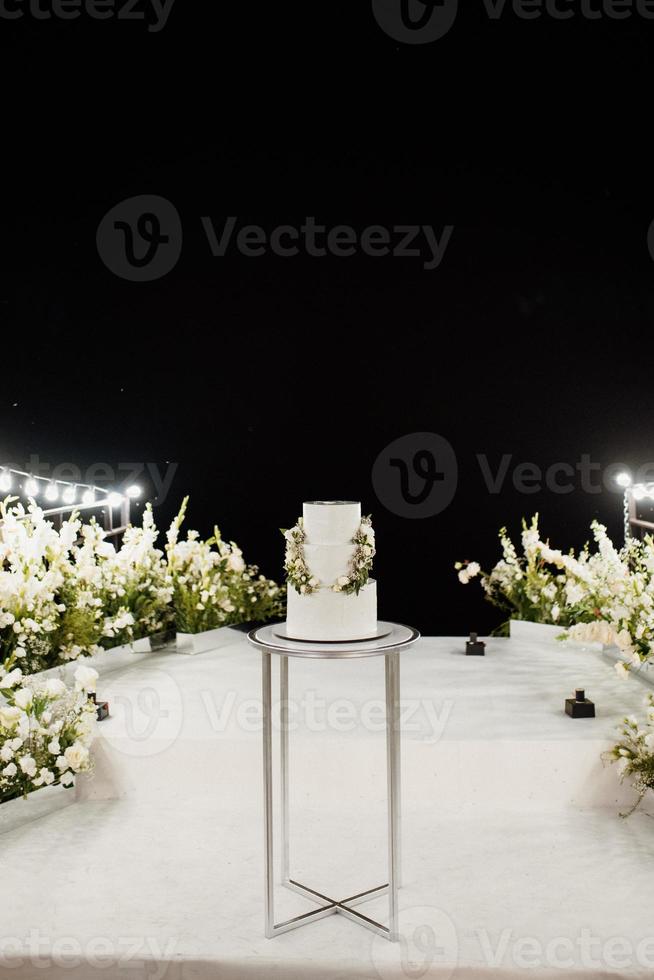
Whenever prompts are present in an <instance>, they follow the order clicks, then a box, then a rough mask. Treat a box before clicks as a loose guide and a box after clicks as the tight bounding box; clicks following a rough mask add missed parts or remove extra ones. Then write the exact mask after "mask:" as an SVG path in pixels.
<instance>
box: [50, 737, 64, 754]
mask: <svg viewBox="0 0 654 980" xmlns="http://www.w3.org/2000/svg"><path fill="white" fill-rule="evenodd" d="M48 752H50V753H51V754H52V755H59V753H60V752H61V746H60V745H59V739H58V738H53V739H51V740H50V741H49V742H48Z"/></svg>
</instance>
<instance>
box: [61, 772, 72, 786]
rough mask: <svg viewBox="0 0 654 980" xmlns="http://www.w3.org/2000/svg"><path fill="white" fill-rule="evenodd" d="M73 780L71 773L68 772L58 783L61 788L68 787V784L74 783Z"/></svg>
mask: <svg viewBox="0 0 654 980" xmlns="http://www.w3.org/2000/svg"><path fill="white" fill-rule="evenodd" d="M74 779H75V777H74V776H73V774H72V772H70V770H69V771H68V772H65V773H64V774H63V776H62V777H61V779H60V780H59V782H60V783H61V785H62V786H70V784H71V783H72V782H73V781H74Z"/></svg>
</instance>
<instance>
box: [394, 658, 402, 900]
mask: <svg viewBox="0 0 654 980" xmlns="http://www.w3.org/2000/svg"><path fill="white" fill-rule="evenodd" d="M394 656H395V702H396V708H395V710H396V724H397V735H396V738H395V798H396V801H397V887H398V888H401V887H402V705H401V685H400V664H401V662H402V660H401V657H400V654H399V652H396V653H395V654H394Z"/></svg>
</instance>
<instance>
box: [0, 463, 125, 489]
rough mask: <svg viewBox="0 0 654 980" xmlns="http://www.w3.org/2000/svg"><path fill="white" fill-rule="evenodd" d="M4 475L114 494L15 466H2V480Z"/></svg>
mask: <svg viewBox="0 0 654 980" xmlns="http://www.w3.org/2000/svg"><path fill="white" fill-rule="evenodd" d="M3 473H11V474H12V476H24V477H27V479H28V480H40V481H41V482H42V483H47V484H48V485H49V486H51V485H54V486H62V487H72V488H73V489H77V488H79V489H80V490H93V491H94V492H95V493H103V494H106V495H107V496H109V494H110V493H111V492H112V491H111V490H107V489H105V488H104V487H97V486H95V485H94V484H93V483H80V482H76V483H72V482H71V481H70V480H61V479H55V478H54V477H48V476H38V475H35V474H34V473H28V472H27V471H26V470H17V469H14V467H13V466H2V465H1V464H0V478H1V477H2V474H3Z"/></svg>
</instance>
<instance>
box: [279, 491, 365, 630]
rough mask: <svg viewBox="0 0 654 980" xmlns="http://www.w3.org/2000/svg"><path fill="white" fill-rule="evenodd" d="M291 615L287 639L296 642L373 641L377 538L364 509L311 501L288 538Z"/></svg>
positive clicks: (346, 502)
mask: <svg viewBox="0 0 654 980" xmlns="http://www.w3.org/2000/svg"><path fill="white" fill-rule="evenodd" d="M284 536H285V538H286V561H285V564H284V567H285V569H286V577H287V590H288V611H287V619H286V635H287V636H288V637H290V638H294V639H298V640H324V641H330V640H331V641H337V640H359V639H368V638H372V637H374V636H375V631H376V629H377V583H376V582H375V581H374V580H373V579H370V578H369V572H370V568H371V566H372V560H373V557H374V554H375V534H374V531H373V529H372V524H371V522H370V518H369V517H364V518H362V517H361V504H360V503H357V502H356V501H351V500H312V501H311V502H309V503H305V504H303V514H302V517H301V518H300V519H299V520H298V523H297V524H296V525H295V527H293V528H291V529H290V530H288V531H285V532H284Z"/></svg>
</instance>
